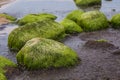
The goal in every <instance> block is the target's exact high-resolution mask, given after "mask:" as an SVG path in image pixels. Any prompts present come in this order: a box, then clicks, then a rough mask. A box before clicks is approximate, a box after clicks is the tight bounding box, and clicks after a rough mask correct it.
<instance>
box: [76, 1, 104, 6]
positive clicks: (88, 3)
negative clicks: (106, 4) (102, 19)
mask: <svg viewBox="0 0 120 80" xmlns="http://www.w3.org/2000/svg"><path fill="white" fill-rule="evenodd" d="M74 1H75V3H76V5H77V6H80V7H81V6H82V7H88V6H93V5H101V1H102V0H74Z"/></svg>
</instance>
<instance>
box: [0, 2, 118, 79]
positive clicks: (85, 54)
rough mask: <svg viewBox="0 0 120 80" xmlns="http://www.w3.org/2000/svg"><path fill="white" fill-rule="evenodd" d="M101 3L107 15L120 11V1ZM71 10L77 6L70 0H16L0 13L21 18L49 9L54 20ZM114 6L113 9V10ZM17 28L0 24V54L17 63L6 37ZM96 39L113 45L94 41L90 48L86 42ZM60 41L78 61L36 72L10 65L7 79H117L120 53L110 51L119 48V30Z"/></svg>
mask: <svg viewBox="0 0 120 80" xmlns="http://www.w3.org/2000/svg"><path fill="white" fill-rule="evenodd" d="M38 2H40V4H41V5H39V4H38ZM102 2H103V3H102V7H101V9H100V10H101V11H102V12H104V13H105V15H106V16H107V17H108V18H111V16H112V15H114V14H116V13H119V12H120V8H119V6H120V4H119V2H120V1H119V0H113V1H104V0H103V1H102ZM31 4H33V5H35V6H32V5H31ZM23 5H24V6H23ZM111 5H112V6H111ZM16 7H17V9H16ZM74 9H77V7H76V6H75V4H74V3H73V1H72V0H66V1H65V0H58V1H56V0H53V1H52V3H51V1H50V0H46V1H45V0H43V1H42V0H17V1H15V2H13V3H11V4H8V5H5V6H3V7H1V9H0V12H1V13H3V12H5V13H8V14H10V15H13V16H15V17H17V18H21V17H23V16H24V15H26V14H29V13H41V12H48V13H53V14H55V15H57V16H58V19H57V21H60V20H62V19H63V18H64V17H65V15H66V14H67V13H69V12H70V11H72V10H74ZM113 9H115V10H114V11H113ZM13 10H14V11H13ZM16 27H18V26H17V25H13V24H7V25H2V26H1V27H0V55H3V56H5V57H7V58H9V59H11V60H13V61H14V62H16V59H15V53H13V52H11V51H9V48H8V47H7V38H8V35H9V33H10V32H11V31H12V30H13V29H14V28H16ZM99 39H105V40H107V41H108V43H110V44H112V45H113V46H112V47H109V46H102V47H101V46H97V45H98V44H96V43H93V48H91V45H90V44H88V45H87V42H88V41H90V40H99ZM62 43H64V44H65V45H67V46H69V47H71V48H72V49H73V50H75V51H76V52H77V54H78V56H79V57H80V58H81V63H80V64H78V65H76V66H75V67H71V68H67V69H66V68H61V69H49V70H37V71H26V70H25V71H24V70H19V69H14V68H10V69H9V72H7V74H6V75H7V77H8V80H120V55H119V54H117V55H116V54H113V51H115V50H119V49H120V48H119V47H120V30H115V29H111V28H109V29H106V30H101V31H95V32H87V33H85V32H84V33H81V34H74V35H69V36H67V37H66V38H65V39H64V40H62ZM110 44H106V45H110ZM86 45H87V46H86ZM100 45H101V44H100ZM102 45H104V44H102Z"/></svg>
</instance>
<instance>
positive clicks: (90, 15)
mask: <svg viewBox="0 0 120 80" xmlns="http://www.w3.org/2000/svg"><path fill="white" fill-rule="evenodd" d="M77 23H78V24H79V25H80V26H81V27H82V29H83V30H84V31H86V32H90V31H96V30H101V29H105V28H108V27H109V26H108V20H107V18H106V16H105V15H104V14H103V13H102V12H100V11H89V12H86V13H83V14H82V15H81V18H80V20H79V22H77Z"/></svg>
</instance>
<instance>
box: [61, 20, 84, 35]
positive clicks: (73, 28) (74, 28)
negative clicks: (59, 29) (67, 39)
mask: <svg viewBox="0 0 120 80" xmlns="http://www.w3.org/2000/svg"><path fill="white" fill-rule="evenodd" d="M61 24H62V25H63V26H64V27H65V33H68V34H69V33H80V32H83V30H82V28H81V27H80V26H79V25H78V24H76V23H75V22H74V21H72V20H69V19H64V20H63V21H62V22H61Z"/></svg>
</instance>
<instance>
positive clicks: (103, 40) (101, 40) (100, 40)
mask: <svg viewBox="0 0 120 80" xmlns="http://www.w3.org/2000/svg"><path fill="white" fill-rule="evenodd" d="M96 41H97V42H108V41H107V40H105V39H99V40H96Z"/></svg>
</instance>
